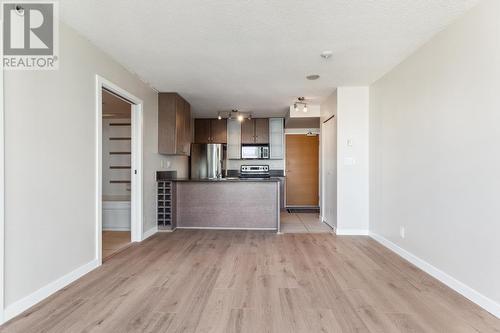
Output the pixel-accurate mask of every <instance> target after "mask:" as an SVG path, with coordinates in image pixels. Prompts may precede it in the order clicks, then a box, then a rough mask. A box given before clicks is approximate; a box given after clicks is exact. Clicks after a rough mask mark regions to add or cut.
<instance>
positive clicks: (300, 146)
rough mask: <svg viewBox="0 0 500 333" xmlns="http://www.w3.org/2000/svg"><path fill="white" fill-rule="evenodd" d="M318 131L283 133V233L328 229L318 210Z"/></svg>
mask: <svg viewBox="0 0 500 333" xmlns="http://www.w3.org/2000/svg"><path fill="white" fill-rule="evenodd" d="M319 145H320V137H319V133H317V132H312V131H310V130H308V131H305V132H303V133H297V131H294V132H293V133H286V134H285V152H286V154H285V165H286V168H285V170H286V190H285V192H286V195H285V198H286V212H283V213H282V216H281V221H282V229H281V231H282V232H283V233H316V232H331V228H329V227H328V226H327V225H325V224H324V223H322V222H321V218H320V214H319V203H320V200H319Z"/></svg>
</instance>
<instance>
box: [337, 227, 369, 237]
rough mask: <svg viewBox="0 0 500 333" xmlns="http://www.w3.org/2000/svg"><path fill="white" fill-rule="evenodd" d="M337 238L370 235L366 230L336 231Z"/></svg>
mask: <svg viewBox="0 0 500 333" xmlns="http://www.w3.org/2000/svg"><path fill="white" fill-rule="evenodd" d="M335 233H336V234H337V235H339V236H368V235H369V234H370V233H369V231H368V230H366V229H336V230H335Z"/></svg>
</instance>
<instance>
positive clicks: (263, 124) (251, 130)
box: [241, 118, 269, 144]
mask: <svg viewBox="0 0 500 333" xmlns="http://www.w3.org/2000/svg"><path fill="white" fill-rule="evenodd" d="M241 143H242V144H252V143H258V144H265V143H269V119H267V118H257V119H250V120H249V119H245V120H243V122H242V123H241Z"/></svg>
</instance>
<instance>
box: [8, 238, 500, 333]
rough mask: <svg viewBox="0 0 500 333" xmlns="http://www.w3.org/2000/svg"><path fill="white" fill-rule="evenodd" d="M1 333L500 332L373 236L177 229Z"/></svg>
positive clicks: (498, 324) (499, 323)
mask: <svg viewBox="0 0 500 333" xmlns="http://www.w3.org/2000/svg"><path fill="white" fill-rule="evenodd" d="M0 331H1V332H258V333H260V332H286V333H288V332H384V333H385V332H440V333H444V332H500V320H498V319H496V318H495V317H493V316H492V315H490V314H489V313H487V312H485V311H484V310H482V309H480V308H479V307H478V306H476V305H474V304H473V303H471V302H469V301H468V300H466V299H465V298H463V297H462V296H460V295H458V294H457V293H455V292H453V291H452V290H451V289H449V288H447V287H445V286H444V285H442V284H441V283H439V282H438V281H436V280H435V279H433V278H431V277H430V276H429V275H427V274H425V273H423V272H422V271H420V270H419V269H417V268H415V267H414V266H412V265H410V264H409V263H407V262H405V261H404V260H402V259H401V258H400V257H398V256H397V255H395V254H394V253H392V252H390V251H389V250H387V249H385V248H384V247H382V246H381V245H379V244H378V243H376V242H375V241H373V240H372V239H370V238H368V237H353V236H339V237H337V236H335V235H333V234H326V233H325V234H285V235H276V234H275V233H272V232H256V231H253V232H251V231H200V230H177V231H176V232H174V233H160V234H157V235H155V236H153V237H151V238H150V239H148V240H146V241H144V242H143V243H142V244H140V245H133V246H131V247H129V248H127V249H126V250H124V251H122V252H120V253H118V254H117V255H115V256H113V257H112V258H111V259H110V260H108V261H107V262H106V263H105V264H104V265H103V266H102V267H100V268H99V269H96V270H95V271H93V272H91V273H89V274H87V275H86V276H84V277H83V278H81V279H80V280H78V281H76V282H75V283H73V284H71V285H70V286H68V287H67V288H65V289H64V290H62V291H60V292H58V293H56V294H55V295H53V296H52V297H50V298H48V299H47V300H45V301H43V302H42V303H40V304H38V305H36V306H35V307H33V308H31V309H30V310H28V311H26V312H25V313H24V314H22V315H21V316H19V317H17V318H15V319H13V320H11V321H10V322H8V323H7V324H6V325H4V326H3V327H1V328H0Z"/></svg>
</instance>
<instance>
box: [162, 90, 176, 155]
mask: <svg viewBox="0 0 500 333" xmlns="http://www.w3.org/2000/svg"><path fill="white" fill-rule="evenodd" d="M174 111H175V98H174V96H173V94H168V93H161V94H159V95H158V153H160V154H166V155H170V154H175V153H176V143H175V130H176V128H175V124H176V114H175V112H174Z"/></svg>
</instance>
